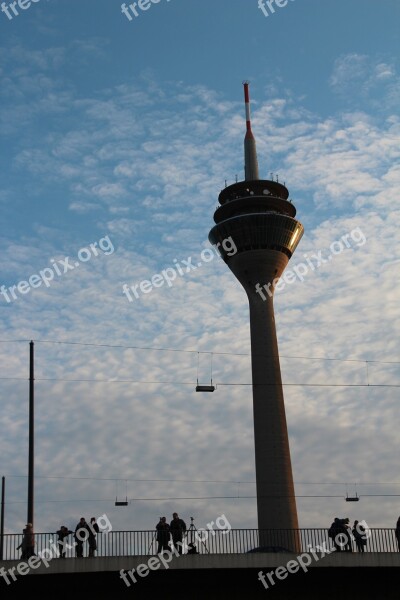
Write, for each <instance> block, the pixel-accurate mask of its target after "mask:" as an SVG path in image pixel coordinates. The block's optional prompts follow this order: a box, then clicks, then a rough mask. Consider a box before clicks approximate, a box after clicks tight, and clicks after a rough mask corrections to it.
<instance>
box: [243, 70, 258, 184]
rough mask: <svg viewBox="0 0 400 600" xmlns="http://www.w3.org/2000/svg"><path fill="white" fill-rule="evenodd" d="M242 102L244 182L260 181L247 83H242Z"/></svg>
mask: <svg viewBox="0 0 400 600" xmlns="http://www.w3.org/2000/svg"><path fill="white" fill-rule="evenodd" d="M243 86H244V102H245V108H246V136H245V138H244V173H245V176H244V178H245V180H246V181H255V180H258V179H260V176H259V173H258V160H257V147H256V140H255V138H254V135H253V132H252V130H251V116H250V94H249V82H248V81H244V82H243Z"/></svg>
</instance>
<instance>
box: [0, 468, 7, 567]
mask: <svg viewBox="0 0 400 600" xmlns="http://www.w3.org/2000/svg"><path fill="white" fill-rule="evenodd" d="M5 493H6V478H5V477H2V478H1V515H0V560H3V548H4V497H5Z"/></svg>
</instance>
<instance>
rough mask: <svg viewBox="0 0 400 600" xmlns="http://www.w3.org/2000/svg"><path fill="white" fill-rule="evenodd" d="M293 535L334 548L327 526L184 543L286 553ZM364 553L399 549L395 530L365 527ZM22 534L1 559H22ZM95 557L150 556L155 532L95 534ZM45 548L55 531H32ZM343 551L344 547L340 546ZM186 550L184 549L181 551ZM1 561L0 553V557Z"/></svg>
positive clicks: (201, 549)
mask: <svg viewBox="0 0 400 600" xmlns="http://www.w3.org/2000/svg"><path fill="white" fill-rule="evenodd" d="M294 534H296V535H297V536H298V537H297V539H299V540H300V552H308V551H309V550H310V549H315V550H316V551H317V552H318V551H319V550H318V548H317V546H319V547H320V548H323V547H324V544H325V548H326V549H329V548H333V545H332V540H331V539H330V538H329V536H328V529H317V528H309V529H298V530H292V529H274V530H265V531H264V530H263V531H259V530H258V529H230V530H227V529H225V530H220V529H213V530H199V531H197V530H191V531H188V532H187V534H186V535H185V537H184V540H185V542H186V543H187V544H189V543H193V544H194V545H195V547H196V550H197V552H198V553H199V554H245V553H248V552H288V551H290V547H291V546H290V540H293V537H294ZM367 536H368V537H367V541H366V545H365V546H364V550H365V552H399V550H400V541H398V540H397V539H396V535H395V530H394V529H384V528H375V529H368V530H367ZM351 538H352V539H351V549H352V552H357V551H358V549H357V545H356V542H355V539H354V537H353V536H351ZM22 539H23V535H22V533H21V534H17V533H9V534H4V537H3V557H2V559H3V560H19V559H21V558H22V553H21V549H19V550H18V549H17V547H18V546H19V545H20V544H21V543H22ZM266 539H268V544H269V545H268V546H263V545H260V540H261V541H262V540H266ZM66 541H67V543H68V544H69V546H70V547H69V548H68V547H66V548H65V551H66V558H72V557H74V556H75V545H74V541H75V540H74V537H73V535H72V534H71V535H69V536H68V537H67V538H66ZM96 541H97V550H96V552H95V555H96V556H110V557H111V556H146V555H147V556H151V555H155V554H156V553H157V551H158V544H157V540H156V532H155V531H147V530H146V531H110V532H109V533H101V532H100V533H98V534H97V537H96ZM83 548H84V556H87V555H88V542H87V541H85V542H84V543H83ZM44 550H47V551H48V552H51V553H52V558H55V557H56V556H58V537H57V534H56V533H35V554H38V553H39V552H43V551H44ZM343 550H344V549H343ZM184 552H185V551H184ZM0 560H1V556H0Z"/></svg>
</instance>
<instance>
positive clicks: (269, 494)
mask: <svg viewBox="0 0 400 600" xmlns="http://www.w3.org/2000/svg"><path fill="white" fill-rule="evenodd" d="M288 261H289V258H288V256H286V255H285V254H283V253H281V252H279V251H276V250H269V249H268V250H267V249H265V250H264V249H259V250H253V251H250V252H245V253H238V254H236V255H235V256H232V258H231V259H230V261H229V263H228V266H229V268H230V269H231V270H232V272H233V273H234V274H235V276H236V278H237V279H238V280H239V282H240V283H241V284H242V286H243V287H244V289H245V291H246V293H247V297H248V300H249V308H250V336H251V363H252V379H253V414H254V446H255V465H256V482H257V512H258V528H259V530H260V537H261V538H262V544H261V545H263V546H277V545H283V544H285V546H286V547H288V546H290V547H296V548H297V544H296V543H295V542H296V534H294V535H293V534H291V533H289V532H285V533H283V537H280V538H279V539H280V541H281V543H280V544H278V543H276V542H277V536H276V534H275V533H271V532H270V531H267V530H276V529H279V530H286V529H291V530H296V529H298V520H297V510H296V500H295V492H294V484H293V475H292V466H291V459H290V449H289V438H288V431H287V422H286V413H285V404H284V396H283V388H282V378H281V370H280V361H279V351H278V341H277V335H276V327H275V315H274V304H273V286H272V285H268V284H271V283H272V281H273V280H274V278H276V277H280V276H281V274H282V272H283V271H284V269H285V267H286V265H287V263H288ZM257 283H259V284H260V287H261V290H262V296H261V295H260V294H259V293H258V292H257V289H256V285H257ZM264 286H265V287H264ZM260 287H259V289H260ZM267 290H269V293H268V291H267Z"/></svg>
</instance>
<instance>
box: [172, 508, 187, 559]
mask: <svg viewBox="0 0 400 600" xmlns="http://www.w3.org/2000/svg"><path fill="white" fill-rule="evenodd" d="M172 517H173V518H172V521H171V523H170V525H169V528H170V531H171V534H172V541H173V543H174V546H175V548H177V549H178V552H179V554H182V539H183V534H184V533H185V532H186V523H185V521H183V519H180V518H179V515H178V513H176V512H175V513H173V515H172Z"/></svg>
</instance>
